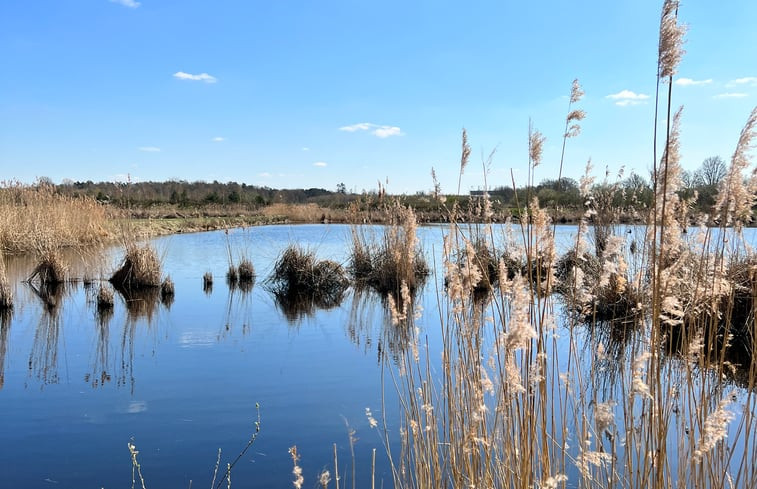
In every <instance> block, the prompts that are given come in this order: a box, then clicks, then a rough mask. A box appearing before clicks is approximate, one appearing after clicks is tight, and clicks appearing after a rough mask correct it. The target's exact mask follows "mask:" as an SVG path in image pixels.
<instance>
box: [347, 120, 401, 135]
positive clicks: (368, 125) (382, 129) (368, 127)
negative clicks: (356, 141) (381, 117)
mask: <svg viewBox="0 0 757 489" xmlns="http://www.w3.org/2000/svg"><path fill="white" fill-rule="evenodd" d="M339 130H340V131H345V132H358V131H369V132H370V133H371V134H373V135H374V136H376V137H378V138H381V139H385V138H388V137H391V136H402V135H404V134H403V132H402V129H400V128H399V127H397V126H382V125H379V124H374V123H372V122H360V123H358V124H352V125H350V126H342V127H340V128H339Z"/></svg>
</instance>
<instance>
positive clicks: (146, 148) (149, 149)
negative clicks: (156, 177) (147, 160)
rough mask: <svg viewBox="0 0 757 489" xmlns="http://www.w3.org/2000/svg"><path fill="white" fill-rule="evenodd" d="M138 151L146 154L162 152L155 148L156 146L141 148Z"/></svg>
mask: <svg viewBox="0 0 757 489" xmlns="http://www.w3.org/2000/svg"><path fill="white" fill-rule="evenodd" d="M137 149H138V150H140V151H144V152H145V153H159V152H160V148H158V147H155V146H140V147H139V148H137Z"/></svg>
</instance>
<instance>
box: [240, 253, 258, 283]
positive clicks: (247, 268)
mask: <svg viewBox="0 0 757 489" xmlns="http://www.w3.org/2000/svg"><path fill="white" fill-rule="evenodd" d="M237 273H238V275H239V281H240V282H246V283H251V282H254V281H255V267H253V266H252V262H251V261H250V260H249V259H248V258H242V260H241V261H240V262H239V266H238V267H237Z"/></svg>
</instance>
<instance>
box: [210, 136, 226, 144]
mask: <svg viewBox="0 0 757 489" xmlns="http://www.w3.org/2000/svg"><path fill="white" fill-rule="evenodd" d="M211 141H213V142H214V143H222V142H224V141H226V138H224V137H221V136H216V137H214V138H213V139H211Z"/></svg>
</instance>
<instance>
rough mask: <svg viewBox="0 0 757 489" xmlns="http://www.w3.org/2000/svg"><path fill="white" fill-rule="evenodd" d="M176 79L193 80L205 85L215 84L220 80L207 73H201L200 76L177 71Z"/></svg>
mask: <svg viewBox="0 0 757 489" xmlns="http://www.w3.org/2000/svg"><path fill="white" fill-rule="evenodd" d="M173 77H174V78H178V79H179V80H192V81H201V82H205V83H215V82H217V81H218V79H217V78H216V77H214V76H212V75H208V74H207V73H200V74H199V75H193V74H191V73H184V72H183V71H177V72H176V73H174V74H173Z"/></svg>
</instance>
